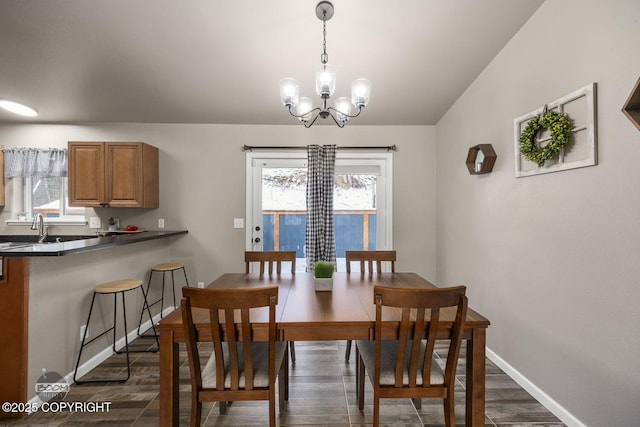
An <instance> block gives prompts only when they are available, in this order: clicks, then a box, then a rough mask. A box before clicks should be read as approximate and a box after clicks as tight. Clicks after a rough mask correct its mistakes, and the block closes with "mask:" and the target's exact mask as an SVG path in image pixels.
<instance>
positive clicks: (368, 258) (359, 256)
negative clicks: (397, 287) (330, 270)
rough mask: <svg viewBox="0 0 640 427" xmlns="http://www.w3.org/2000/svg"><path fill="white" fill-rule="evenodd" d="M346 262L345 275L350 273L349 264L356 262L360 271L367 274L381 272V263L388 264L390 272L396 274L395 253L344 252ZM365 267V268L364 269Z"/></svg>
mask: <svg viewBox="0 0 640 427" xmlns="http://www.w3.org/2000/svg"><path fill="white" fill-rule="evenodd" d="M345 258H346V261H347V273H351V263H352V262H354V261H357V262H359V263H360V271H361V272H365V271H368V272H369V274H372V273H373V272H374V268H373V266H374V265H375V266H376V268H375V271H377V272H378V273H380V272H382V263H383V262H390V263H391V264H390V265H391V272H392V273H395V272H396V251H345ZM365 266H366V267H367V268H365Z"/></svg>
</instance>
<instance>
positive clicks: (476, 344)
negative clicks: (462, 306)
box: [465, 328, 486, 427]
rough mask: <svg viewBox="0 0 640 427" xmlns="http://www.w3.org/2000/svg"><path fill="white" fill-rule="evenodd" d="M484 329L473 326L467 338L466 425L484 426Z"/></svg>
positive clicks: (469, 426) (468, 426)
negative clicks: (469, 336)
mask: <svg viewBox="0 0 640 427" xmlns="http://www.w3.org/2000/svg"><path fill="white" fill-rule="evenodd" d="M485 347H486V329H485V328H473V329H472V332H471V338H470V339H468V340H467V372H466V374H467V380H466V389H467V390H466V405H465V406H466V413H465V425H466V426H467V427H471V426H474V427H478V426H484V425H485V422H484V418H485V416H484V403H485V374H486V372H485V371H486V369H485Z"/></svg>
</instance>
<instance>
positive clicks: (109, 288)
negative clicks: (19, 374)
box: [73, 279, 160, 384]
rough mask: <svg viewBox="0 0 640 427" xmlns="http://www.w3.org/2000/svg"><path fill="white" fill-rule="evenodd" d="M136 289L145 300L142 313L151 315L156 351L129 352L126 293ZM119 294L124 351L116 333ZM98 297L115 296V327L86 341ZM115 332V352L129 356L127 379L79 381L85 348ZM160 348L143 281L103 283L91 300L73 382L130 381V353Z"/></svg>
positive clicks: (131, 280) (96, 288)
mask: <svg viewBox="0 0 640 427" xmlns="http://www.w3.org/2000/svg"><path fill="white" fill-rule="evenodd" d="M134 289H140V291H141V292H142V298H143V306H142V311H143V312H144V311H145V309H146V311H147V314H148V315H149V318H150V319H151V327H152V328H153V337H154V338H155V340H156V347H155V348H154V349H151V350H129V338H128V336H127V332H128V330H127V310H126V306H125V298H124V294H125V292H128V291H132V290H134ZM118 294H120V295H122V320H123V323H124V342H125V345H124V351H122V350H116V332H117V319H118V304H117V303H118V300H117V297H118ZM97 295H113V326H112V327H111V328H109V329H107V330H106V331H104V332H102V333H101V334H99V335H97V336H95V337H94V338H92V339H91V340H89V341H86V339H87V331H88V330H89V323H90V321H91V313H92V312H93V305H94V303H95V301H96V296H97ZM110 331H113V351H114V352H115V353H117V354H122V353H125V354H126V355H127V377H126V378H113V379H111V378H105V379H92V380H87V381H79V380H78V379H77V375H78V367H79V366H80V360H81V357H82V351H83V350H84V348H85V346H87V345H89V344H91V343H92V342H94V341H95V340H97V339H98V338H100V337H102V336H103V335H105V334H107V333H108V332H110ZM159 348H160V342H159V341H158V335H157V333H156V327H155V325H154V324H153V318H152V317H151V310H150V308H149V304H148V302H147V294H146V293H145V291H144V288H143V286H142V280H138V279H123V280H115V281H113V282H108V283H103V284H101V285H98V286H96V287H95V289H94V290H93V298H92V299H91V306H90V307H89V316H88V317H87V323H86V327H85V329H84V334H83V335H82V342H81V344H80V352H79V353H78V360H77V361H76V369H75V371H74V373H73V381H74V382H75V383H76V384H84V383H103V382H125V381H127V380H128V379H129V377H130V376H131V364H130V361H129V353H130V352H131V353H134V352H140V351H152V352H156V351H158V349H159Z"/></svg>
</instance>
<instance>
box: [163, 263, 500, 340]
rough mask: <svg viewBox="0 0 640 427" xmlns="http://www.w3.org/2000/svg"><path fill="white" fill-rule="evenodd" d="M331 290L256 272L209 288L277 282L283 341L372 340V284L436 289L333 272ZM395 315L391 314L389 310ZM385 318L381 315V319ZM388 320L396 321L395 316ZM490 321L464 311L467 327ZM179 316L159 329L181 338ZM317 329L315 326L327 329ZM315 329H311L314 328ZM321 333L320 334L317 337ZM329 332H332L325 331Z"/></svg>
mask: <svg viewBox="0 0 640 427" xmlns="http://www.w3.org/2000/svg"><path fill="white" fill-rule="evenodd" d="M333 280H334V285H333V290H332V291H315V289H314V283H313V274H312V273H282V274H280V275H271V276H269V275H257V274H246V273H226V274H223V275H222V276H220V277H219V278H217V279H216V280H214V281H213V282H211V283H210V284H209V285H208V286H207V288H209V289H247V288H257V287H264V286H277V287H278V304H277V306H276V322H277V324H278V329H279V330H282V331H284V334H285V335H284V337H282V338H283V339H285V340H295V341H304V340H318V339H320V340H322V339H370V338H371V331H372V330H373V323H374V322H375V304H374V299H373V285H383V286H392V287H402V288H435V287H436V286H435V285H434V284H432V283H431V282H429V281H428V280H426V279H424V278H422V277H421V276H419V275H418V274H416V273H402V272H400V273H373V274H369V273H341V272H336V273H334V276H333ZM388 315H389V316H393V314H388ZM454 317H455V311H454V310H451V313H447V312H446V311H445V312H443V314H442V321H443V322H445V323H446V322H447V320H453V318H454ZM208 320H209V319H208V316H207V312H206V310H201V311H197V310H196V311H194V321H195V323H196V324H198V323H202V324H206V323H207V322H208ZM383 320H385V319H384V318H383ZM388 320H389V321H392V320H395V319H394V318H393V317H391V318H389V319H388ZM267 321H268V319H267V310H266V309H255V311H253V312H252V322H255V323H260V322H267ZM489 324H490V322H489V320H487V319H486V318H485V317H484V316H482V315H481V314H479V313H477V312H476V311H474V310H473V309H469V310H468V314H467V322H466V329H469V328H486V327H488V326H489ZM181 326H182V319H181V317H180V311H179V310H175V311H174V312H172V313H170V314H169V315H167V316H166V317H164V318H163V319H162V320H161V321H160V323H159V325H158V328H159V330H160V331H162V330H163V329H172V330H173V331H174V333H176V336H175V338H176V339H178V340H180V339H181V337H182V334H181ZM327 328H329V330H328V332H326V333H321V332H319V331H322V330H327ZM314 329H315V330H314ZM319 335H322V336H319ZM324 335H330V336H324Z"/></svg>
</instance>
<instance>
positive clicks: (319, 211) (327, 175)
mask: <svg viewBox="0 0 640 427" xmlns="http://www.w3.org/2000/svg"><path fill="white" fill-rule="evenodd" d="M307 160H308V173H307V229H306V242H305V249H306V256H307V271H312V268H313V264H315V262H316V261H329V262H333V263H335V262H336V241H335V236H334V233H333V181H334V170H335V165H336V146H335V145H323V146H320V145H309V146H308V147H307Z"/></svg>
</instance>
